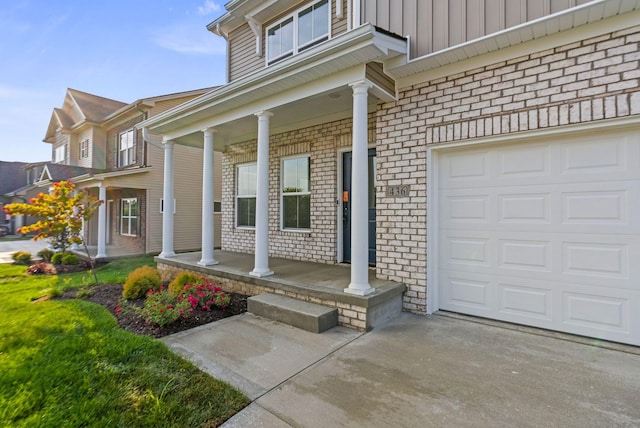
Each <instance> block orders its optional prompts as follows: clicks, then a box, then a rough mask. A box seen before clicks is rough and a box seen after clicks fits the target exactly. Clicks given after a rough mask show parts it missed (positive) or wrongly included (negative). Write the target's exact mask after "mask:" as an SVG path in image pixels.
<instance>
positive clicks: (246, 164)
mask: <svg viewBox="0 0 640 428" xmlns="http://www.w3.org/2000/svg"><path fill="white" fill-rule="evenodd" d="M251 165H255V166H256V169H257V167H258V162H245V163H239V164H236V182H235V188H234V191H233V193H234V199H235V209H234V210H233V211H234V213H233V216H234V222H233V224H234V227H235V228H236V229H248V230H255V228H256V227H255V226H240V225H238V208H239V204H238V199H240V198H251V197H253V198H254V199H257V193H258V192H257V189H256V193H255V194H253V195H249V194H247V195H240V194H238V184H239V183H240V174H239V173H238V171H239V170H240V168H241V167H246V166H251Z"/></svg>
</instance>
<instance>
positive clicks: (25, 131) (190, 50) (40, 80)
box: [0, 0, 226, 162]
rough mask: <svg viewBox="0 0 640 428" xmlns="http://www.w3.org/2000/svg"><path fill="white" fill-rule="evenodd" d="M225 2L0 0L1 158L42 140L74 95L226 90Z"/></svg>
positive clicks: (47, 155)
mask: <svg viewBox="0 0 640 428" xmlns="http://www.w3.org/2000/svg"><path fill="white" fill-rule="evenodd" d="M225 2H226V0H222V1H220V0H217V1H213V0H109V1H86V0H0V161H22V162H39V161H47V160H51V145H50V144H48V143H44V142H42V139H43V138H44V135H45V133H46V131H47V126H48V125H49V120H50V119H51V114H52V112H53V109H54V108H56V107H57V108H59V107H62V103H63V101H64V97H65V93H66V90H67V88H73V89H77V90H80V91H84V92H88V93H91V94H95V95H99V96H102V97H106V98H111V99H115V100H118V101H122V102H125V103H131V102H133V101H136V100H138V99H141V98H146V97H152V96H157V95H164V94H171V93H175V92H181V91H188V90H191V89H199V88H205V87H210V86H216V85H221V84H224V83H225V76H226V73H225V62H226V53H225V42H224V39H222V38H221V37H218V36H216V35H214V34H213V33H211V32H209V31H207V29H206V25H207V24H208V23H210V22H211V21H213V20H214V19H216V18H218V17H219V16H221V15H222V14H223V13H224V7H223V5H224V3H225Z"/></svg>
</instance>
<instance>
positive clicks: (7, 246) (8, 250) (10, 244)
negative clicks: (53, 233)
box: [0, 237, 47, 263]
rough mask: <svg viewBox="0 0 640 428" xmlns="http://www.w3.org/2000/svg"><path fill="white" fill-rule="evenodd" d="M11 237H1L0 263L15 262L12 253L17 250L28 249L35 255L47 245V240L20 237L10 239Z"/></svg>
mask: <svg viewBox="0 0 640 428" xmlns="http://www.w3.org/2000/svg"><path fill="white" fill-rule="evenodd" d="M9 239H11V237H6V238H2V239H0V263H13V259H12V258H11V255H12V254H13V253H15V252H16V251H28V252H30V253H31V255H32V256H33V257H35V255H36V253H37V252H38V251H40V250H42V249H43V248H46V247H47V242H46V241H37V242H36V241H34V240H24V239H19V240H15V241H10V240H9Z"/></svg>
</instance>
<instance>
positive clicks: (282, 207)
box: [280, 153, 311, 233]
mask: <svg viewBox="0 0 640 428" xmlns="http://www.w3.org/2000/svg"><path fill="white" fill-rule="evenodd" d="M302 158H306V159H307V165H308V166H309V177H308V180H309V190H308V191H304V192H286V193H285V191H284V163H285V162H286V161H288V160H294V159H302ZM285 195H286V196H307V195H308V196H309V199H311V155H310V154H308V153H305V154H298V155H294V156H287V157H283V158H282V160H281V162H280V230H282V231H287V232H307V233H308V232H309V231H311V207H309V228H295V227H285V225H284V198H285ZM309 204H311V202H309Z"/></svg>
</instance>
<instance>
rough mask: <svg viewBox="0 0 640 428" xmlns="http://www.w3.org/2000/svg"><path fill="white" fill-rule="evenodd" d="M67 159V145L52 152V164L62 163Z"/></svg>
mask: <svg viewBox="0 0 640 428" xmlns="http://www.w3.org/2000/svg"><path fill="white" fill-rule="evenodd" d="M66 159H67V145H66V144H63V145H61V146H58V147H56V148H55V149H54V150H53V163H64V162H65V161H66Z"/></svg>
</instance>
